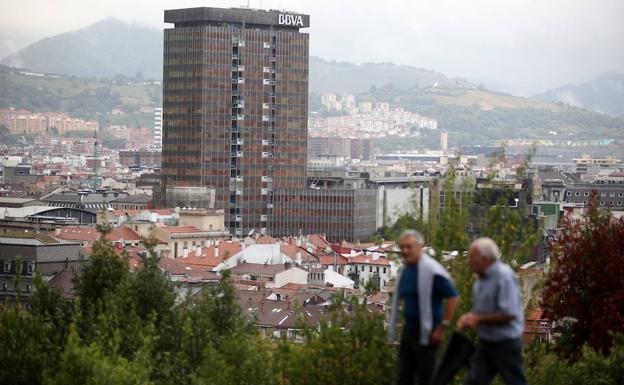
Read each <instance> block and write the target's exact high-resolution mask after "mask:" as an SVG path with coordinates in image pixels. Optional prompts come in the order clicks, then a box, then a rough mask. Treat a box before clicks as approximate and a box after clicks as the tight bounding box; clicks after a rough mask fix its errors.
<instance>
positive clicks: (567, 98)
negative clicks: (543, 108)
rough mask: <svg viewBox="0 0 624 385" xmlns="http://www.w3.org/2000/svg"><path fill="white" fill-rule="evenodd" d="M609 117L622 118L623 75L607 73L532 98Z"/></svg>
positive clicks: (623, 107) (623, 101) (623, 106)
mask: <svg viewBox="0 0 624 385" xmlns="http://www.w3.org/2000/svg"><path fill="white" fill-rule="evenodd" d="M532 98H534V99H537V100H544V101H549V102H557V103H563V104H569V105H571V106H574V107H579V108H585V109H588V110H591V111H595V112H600V113H602V114H607V115H611V116H624V74H622V73H609V74H604V75H602V76H599V77H597V78H596V79H593V80H591V81H588V82H585V83H582V84H566V85H563V86H561V87H557V88H554V89H551V90H547V91H546V92H544V93H541V94H538V95H535V96H533V97H532Z"/></svg>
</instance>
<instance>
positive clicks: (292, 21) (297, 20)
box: [277, 13, 303, 27]
mask: <svg viewBox="0 0 624 385" xmlns="http://www.w3.org/2000/svg"><path fill="white" fill-rule="evenodd" d="M277 23H278V24H279V25H292V26H295V27H303V16H301V15H288V14H284V13H280V14H279V16H278V21H277Z"/></svg>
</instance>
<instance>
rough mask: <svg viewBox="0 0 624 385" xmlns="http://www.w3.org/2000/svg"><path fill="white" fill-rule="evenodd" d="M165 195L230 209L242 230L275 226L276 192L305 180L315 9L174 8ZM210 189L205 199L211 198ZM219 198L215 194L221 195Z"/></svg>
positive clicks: (166, 89) (174, 201)
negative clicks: (302, 11)
mask: <svg viewBox="0 0 624 385" xmlns="http://www.w3.org/2000/svg"><path fill="white" fill-rule="evenodd" d="M165 22H166V23H173V24H174V27H173V28H169V29H166V30H165V35H164V40H165V42H164V43H165V44H164V63H163V65H164V67H163V108H164V111H163V114H164V116H163V129H164V130H163V166H162V175H163V176H162V185H163V194H164V204H166V205H168V206H172V205H177V206H184V205H188V199H187V198H188V197H189V196H191V197H194V198H193V199H192V201H193V202H195V203H196V202H200V203H201V202H204V203H206V204H207V203H209V202H210V204H212V203H214V206H215V207H217V208H223V209H225V210H226V225H227V226H228V227H229V228H230V230H231V231H232V233H233V234H235V235H247V234H248V233H249V232H250V231H251V230H254V231H256V232H259V233H264V232H266V229H267V227H268V223H269V221H270V220H271V215H272V209H273V197H274V193H273V191H274V190H275V189H278V188H284V189H285V188H287V189H297V188H304V187H305V185H306V164H307V162H306V161H307V119H308V57H309V54H308V34H306V33H302V32H300V31H299V29H300V28H306V27H309V25H310V18H309V16H308V15H302V14H298V13H288V12H281V11H264V10H253V9H246V8H231V9H223V8H189V9H176V10H167V11H165ZM204 196H206V197H208V196H210V198H207V199H205V200H202V197H204ZM212 197H214V198H212Z"/></svg>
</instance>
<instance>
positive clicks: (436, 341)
mask: <svg viewBox="0 0 624 385" xmlns="http://www.w3.org/2000/svg"><path fill="white" fill-rule="evenodd" d="M445 334H446V331H445V330H444V326H442V325H438V327H436V328H435V329H433V331H432V332H431V335H430V336H429V343H430V344H431V345H440V344H441V343H442V341H444V336H445Z"/></svg>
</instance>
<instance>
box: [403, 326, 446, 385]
mask: <svg viewBox="0 0 624 385" xmlns="http://www.w3.org/2000/svg"><path fill="white" fill-rule="evenodd" d="M437 350H438V347H437V346H435V345H427V346H422V345H420V344H419V343H418V332H408V331H404V332H403V334H402V335H401V346H400V347H399V380H398V384H399V385H414V384H418V385H428V384H429V381H430V380H431V375H432V373H433V369H434V367H435V361H436V352H437Z"/></svg>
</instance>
